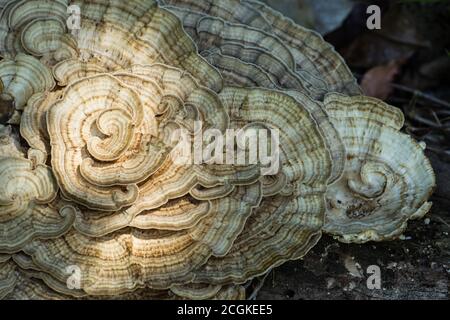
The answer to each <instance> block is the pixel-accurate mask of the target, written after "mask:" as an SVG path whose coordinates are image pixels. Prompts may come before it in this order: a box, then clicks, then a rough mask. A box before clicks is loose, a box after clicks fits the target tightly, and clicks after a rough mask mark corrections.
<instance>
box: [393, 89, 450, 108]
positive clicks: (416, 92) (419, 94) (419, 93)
mask: <svg viewBox="0 0 450 320" xmlns="http://www.w3.org/2000/svg"><path fill="white" fill-rule="evenodd" d="M391 87H393V88H394V89H397V90H401V91H405V92H409V93H412V94H414V95H415V96H417V97H420V98H423V99H426V100H429V101H432V102H434V103H436V104H438V105H441V106H444V107H447V108H450V103H448V102H447V101H444V100H441V99H439V98H436V97H434V96H432V95H430V94H427V93H423V92H422V91H419V90H417V89H412V88H409V87H407V86H404V85H401V84H397V83H391Z"/></svg>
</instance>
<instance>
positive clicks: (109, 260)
mask: <svg viewBox="0 0 450 320" xmlns="http://www.w3.org/2000/svg"><path fill="white" fill-rule="evenodd" d="M2 6H3V7H2V8H1V15H0V55H1V57H2V60H1V61H0V90H1V92H0V102H1V104H2V113H3V108H4V107H5V108H6V109H8V110H7V112H6V113H5V115H6V118H7V122H8V123H4V124H2V125H1V127H0V150H1V155H0V177H1V178H0V181H1V182H2V183H1V185H0V191H1V193H0V231H1V232H0V297H1V298H5V299H26V298H38V299H101V298H117V297H118V298H123V299H138V298H143V299H150V298H155V299H243V298H245V289H244V286H243V284H245V283H246V282H247V281H249V280H251V279H253V278H255V277H257V276H260V275H264V274H266V273H267V272H269V271H270V270H271V269H272V268H274V267H276V266H279V265H280V264H282V263H283V262H285V261H287V260H292V259H299V258H301V257H303V256H304V255H305V254H306V253H307V252H308V251H309V250H310V249H311V248H312V247H313V246H314V245H315V244H316V243H317V242H318V241H319V239H320V237H321V234H322V232H326V233H329V234H332V235H334V236H335V237H336V238H337V239H338V240H340V241H344V242H361V243H363V242H367V241H381V240H389V239H394V238H396V237H398V236H399V235H400V234H401V233H402V232H403V230H404V229H405V228H406V224H407V221H408V220H409V219H415V218H420V217H422V216H423V215H425V214H426V213H427V212H428V211H429V209H430V207H431V203H430V202H428V198H429V196H430V195H431V193H432V190H433V188H434V186H435V178H434V173H433V170H432V168H431V166H430V163H429V161H428V159H427V158H426V157H425V156H424V147H423V146H422V145H421V144H419V143H418V142H416V141H414V140H413V139H412V138H411V137H409V136H408V135H406V134H403V133H402V132H400V130H401V128H402V126H403V120H404V119H403V114H402V113H401V111H400V110H398V109H396V108H394V107H392V106H389V105H387V104H385V103H383V102H381V101H378V100H376V99H373V98H368V97H364V96H362V95H361V90H360V88H359V87H358V85H357V82H356V80H355V79H354V78H353V76H352V74H351V72H350V71H349V69H348V67H347V66H346V65H345V63H344V61H343V60H342V58H341V57H340V56H339V55H338V54H337V53H336V52H335V51H334V49H333V48H332V47H331V46H330V45H329V44H327V43H326V42H325V41H324V40H323V39H322V38H321V37H320V36H319V35H318V34H316V33H315V32H313V31H310V30H307V29H305V28H303V27H300V26H298V25H296V24H294V23H293V22H292V21H291V20H289V19H287V18H285V17H283V16H282V15H281V14H279V13H277V12H275V11H273V10H272V9H270V8H269V7H267V6H265V5H264V4H262V3H260V2H258V1H254V0H243V1H237V0H226V1H223V0H221V1H214V0H195V1H194V0H192V1H189V0H188V1H186V0H183V1H178V0H167V1H162V0H161V1H158V2H155V1H150V0H146V1H138V0H136V1H127V2H123V1H116V0H108V1H104V0H82V1H69V0H52V1H51V0H33V1H27V0H12V1H7V2H2ZM69 6H71V8H73V6H75V7H76V8H79V13H80V15H79V16H77V17H76V18H79V19H80V21H81V26H80V28H78V29H76V30H69V28H68V27H67V26H68V24H67V19H68V14H67V12H68V7H69ZM2 117H3V115H2ZM198 123H200V124H201V125H200V126H199V125H198ZM230 132H238V133H239V132H243V133H246V134H247V133H250V132H263V133H269V134H268V136H258V137H259V138H261V137H263V138H264V137H265V138H267V139H265V140H264V139H260V140H251V139H252V136H251V135H250V134H248V135H247V136H244V138H243V140H242V141H241V140H239V139H236V140H231V139H227V138H226V137H228V135H227V133H230ZM180 133H183V134H184V135H180ZM197 136H201V137H206V138H205V139H201V140H197V139H196V137H197ZM238 136H239V135H238ZM181 137H185V138H186V140H188V141H191V142H192V143H187V144H181V143H180V141H182V140H183V139H184V138H183V139H182V138H181ZM221 137H225V138H224V139H223V140H220V139H222V138H221ZM212 138H214V139H212ZM246 139H247V140H246ZM219 140H220V141H222V142H221V143H222V144H223V145H222V144H221V145H220V147H217V145H218V142H217V141H219ZM212 141H215V144H214V146H215V148H212V147H211V145H212V144H211V142H212ZM249 141H250V143H249ZM251 141H256V142H255V143H257V145H258V147H259V148H260V149H258V151H259V152H261V151H262V150H269V151H271V152H273V151H274V150H276V156H277V157H276V159H275V158H270V159H271V160H274V159H275V160H276V166H273V167H272V169H271V170H267V166H268V163H265V161H263V160H261V159H268V158H267V157H266V158H265V157H261V154H259V155H258V157H254V158H251V159H253V160H255V161H246V160H247V158H246V157H247V155H248V153H245V151H249V150H250V149H251V148H250V146H252V147H253V146H254V144H253V145H252V142H251ZM186 150H187V152H188V154H190V155H191V154H194V155H195V154H196V152H198V150H201V159H202V161H187V162H183V163H181V164H180V158H181V154H183V152H184V151H186ZM240 151H242V152H243V153H240ZM180 152H181V153H180ZM240 154H244V155H245V156H244V157H243V158H239V157H240V156H239V155H240ZM249 157H251V155H249ZM217 159H221V160H217ZM212 160H214V161H212Z"/></svg>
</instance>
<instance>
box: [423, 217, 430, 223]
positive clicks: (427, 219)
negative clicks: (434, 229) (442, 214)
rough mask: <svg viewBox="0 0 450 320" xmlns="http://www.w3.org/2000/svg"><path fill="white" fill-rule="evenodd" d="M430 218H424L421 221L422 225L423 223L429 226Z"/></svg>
mask: <svg viewBox="0 0 450 320" xmlns="http://www.w3.org/2000/svg"><path fill="white" fill-rule="evenodd" d="M430 221H431V220H430V218H426V219H425V220H423V223H425V224H426V225H429V224H430Z"/></svg>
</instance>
